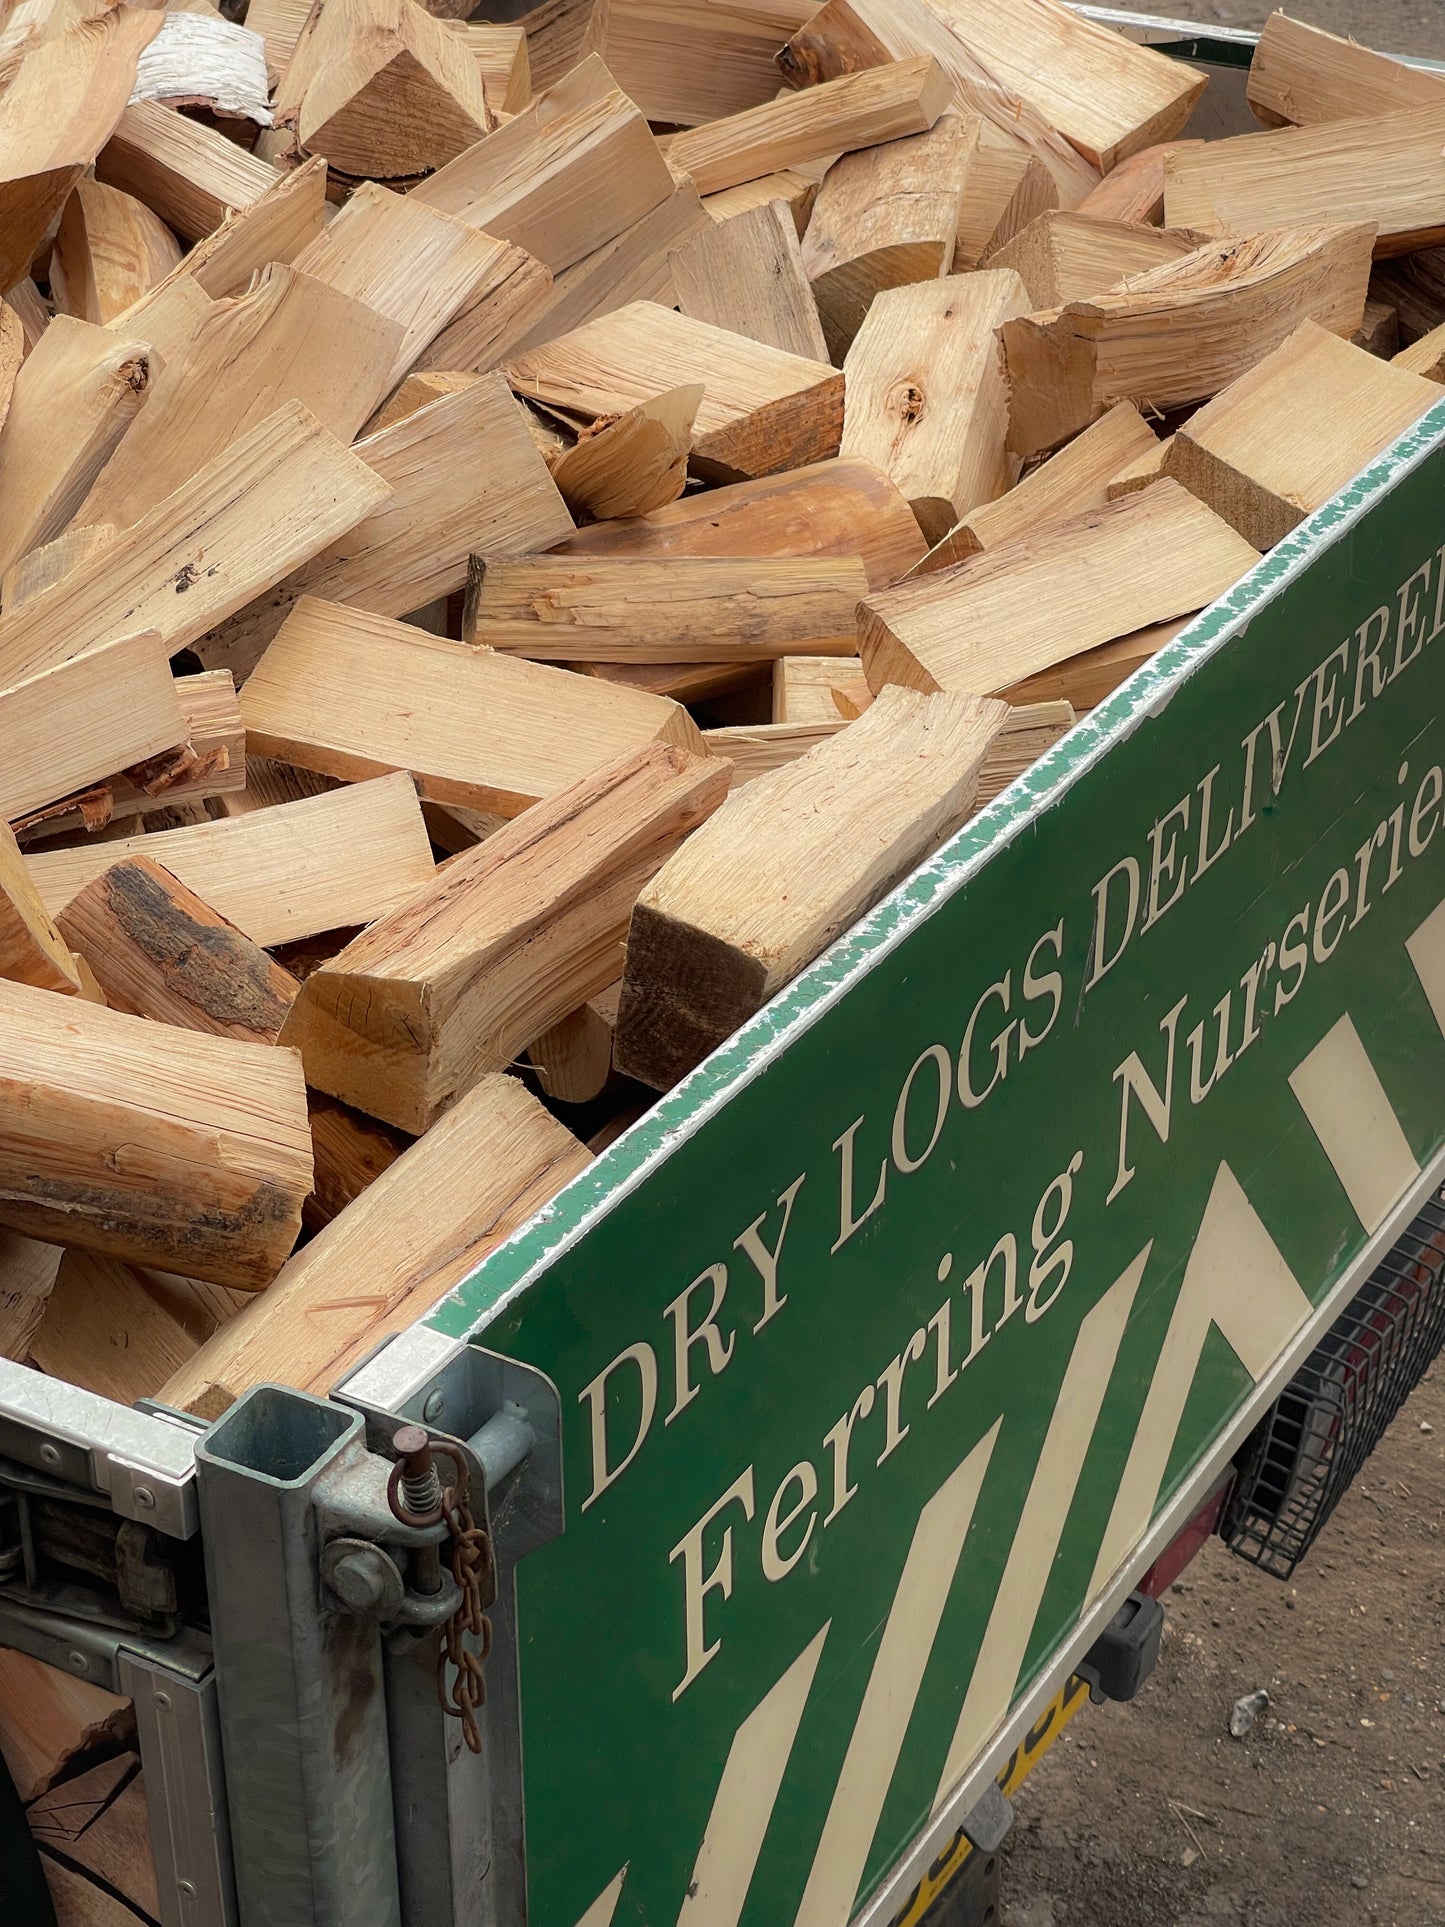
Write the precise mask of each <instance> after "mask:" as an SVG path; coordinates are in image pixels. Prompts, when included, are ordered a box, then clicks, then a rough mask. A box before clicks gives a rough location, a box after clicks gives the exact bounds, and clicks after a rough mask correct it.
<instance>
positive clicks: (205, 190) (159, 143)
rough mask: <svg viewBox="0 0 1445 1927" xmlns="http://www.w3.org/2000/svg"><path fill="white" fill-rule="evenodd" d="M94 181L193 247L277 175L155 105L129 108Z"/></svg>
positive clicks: (221, 137)
mask: <svg viewBox="0 0 1445 1927" xmlns="http://www.w3.org/2000/svg"><path fill="white" fill-rule="evenodd" d="M257 4H259V0H257ZM95 173H96V179H97V180H100V181H103V182H104V183H105V184H106V186H107V187H114V188H119V189H120V190H121V191H122V192H123V193H126V194H130V195H133V196H134V197H135V199H136V200H138V201H140V202H142V203H143V204H144V205H145V206H146V207H148V208H149V209H150V210H151V212H152V213H153V214H155V215H157V216H158V217H159V219H160V220H162V221H164V222H165V224H166V226H167V227H168V228H173V229H174V230H175V232H176V233H177V234H179V235H180V237H181V239H182V240H183V241H191V242H194V241H200V240H204V238H205V237H206V235H208V234H213V233H214V232H215V230H216V229H217V228H218V227H220V225H221V223H222V222H223V221H224V220H225V218H226V216H227V214H228V213H230V211H231V210H232V209H235V208H246V207H250V205H251V204H252V202H254V201H258V200H259V199H260V198H261V196H262V195H263V194H264V193H265V192H266V190H267V188H269V187H274V186H275V185H276V179H277V176H276V170H275V168H274V167H268V166H267V165H266V163H265V162H264V161H259V160H257V159H256V157H255V155H254V154H248V153H247V152H246V150H245V148H244V147H241V146H238V145H237V143H236V142H235V141H233V140H231V139H229V138H228V137H227V136H226V135H225V134H222V133H220V132H219V131H218V130H217V129H216V128H214V127H208V126H206V125H205V123H204V122H202V121H196V120H191V119H189V118H188V117H187V116H186V115H185V114H178V113H177V112H176V111H175V109H174V108H171V107H162V106H160V105H159V104H158V103H157V102H156V101H153V100H138V101H136V102H134V103H133V104H132V105H131V106H128V107H127V108H126V110H125V112H124V113H123V114H122V115H121V117H120V120H119V122H118V123H117V125H116V129H115V132H114V133H113V134H112V135H111V137H110V139H109V140H108V141H107V142H106V144H105V146H104V147H103V148H102V149H101V151H100V155H99V157H98V159H97V160H96V163H95ZM276 258H277V259H278V260H281V259H284V258H285V257H284V256H279V255H278V256H277V257H276Z"/></svg>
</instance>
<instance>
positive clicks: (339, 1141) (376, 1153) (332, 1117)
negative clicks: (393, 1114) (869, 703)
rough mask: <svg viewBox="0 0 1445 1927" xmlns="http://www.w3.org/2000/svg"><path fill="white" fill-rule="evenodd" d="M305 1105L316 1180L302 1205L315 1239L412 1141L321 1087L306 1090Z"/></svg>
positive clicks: (305, 1222)
mask: <svg viewBox="0 0 1445 1927" xmlns="http://www.w3.org/2000/svg"><path fill="white" fill-rule="evenodd" d="M306 1108H307V1110H308V1112H309V1113H310V1117H311V1155H312V1157H313V1159H314V1160H315V1164H316V1183H315V1187H314V1188H313V1190H312V1193H311V1196H310V1197H309V1198H308V1199H307V1200H306V1202H305V1204H304V1205H303V1206H302V1207H301V1223H302V1226H303V1228H304V1229H305V1230H307V1231H309V1232H310V1233H311V1234H312V1236H313V1237H314V1236H315V1234H316V1233H317V1232H318V1231H319V1230H320V1229H321V1227H322V1226H323V1225H326V1224H330V1222H331V1220H332V1219H333V1218H338V1217H340V1215H341V1213H342V1212H343V1211H344V1210H345V1209H346V1207H347V1206H348V1205H349V1204H354V1203H355V1201H356V1199H357V1198H359V1197H360V1196H361V1194H362V1192H363V1191H365V1190H366V1188H367V1186H368V1185H372V1184H375V1183H376V1180H377V1179H378V1178H379V1177H380V1176H381V1174H382V1172H383V1171H389V1170H390V1169H391V1167H392V1165H393V1164H395V1163H396V1161H397V1159H398V1158H399V1157H400V1156H401V1154H402V1152H403V1151H405V1150H406V1149H407V1148H408V1147H409V1146H410V1145H411V1143H412V1141H413V1140H412V1139H411V1138H410V1137H409V1136H408V1135H407V1133H406V1132H405V1131H396V1130H393V1129H392V1127H391V1125H389V1124H383V1123H382V1122H381V1121H380V1119H378V1118H374V1117H367V1116H366V1114H365V1112H363V1111H354V1110H352V1108H351V1106H350V1105H349V1104H341V1103H338V1102H337V1100H336V1099H335V1098H334V1097H325V1096H323V1095H322V1093H321V1092H320V1091H308V1092H307V1093H306Z"/></svg>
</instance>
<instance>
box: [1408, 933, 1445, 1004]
mask: <svg viewBox="0 0 1445 1927" xmlns="http://www.w3.org/2000/svg"><path fill="white" fill-rule="evenodd" d="M1405 948H1406V950H1407V951H1408V952H1409V954H1410V961H1411V963H1412V964H1414V966H1415V975H1416V976H1417V977H1418V978H1419V979H1420V988H1421V989H1422V990H1423V991H1424V993H1425V996H1426V999H1427V1000H1428V1002H1429V1005H1430V1008H1431V1010H1433V1011H1434V1013H1435V1022H1436V1023H1437V1024H1438V1025H1439V1026H1440V1029H1441V1031H1442V1032H1445V902H1442V903H1438V904H1436V906H1435V908H1434V909H1433V910H1432V911H1431V912H1430V914H1429V916H1428V917H1426V919H1425V921H1424V922H1423V923H1422V924H1421V925H1420V928H1419V929H1418V930H1417V931H1416V932H1415V934H1414V936H1413V937H1407V938H1406V939H1405Z"/></svg>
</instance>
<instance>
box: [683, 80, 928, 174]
mask: <svg viewBox="0 0 1445 1927" xmlns="http://www.w3.org/2000/svg"><path fill="white" fill-rule="evenodd" d="M950 91H951V90H950V87H949V83H948V78H947V76H946V75H945V74H944V72H943V69H942V68H941V67H940V66H939V65H938V63H937V62H936V61H934V60H931V59H929V58H927V57H926V56H925V57H924V58H923V59H921V60H899V61H895V62H892V63H891V64H890V65H888V66H886V67H873V68H869V69H867V70H865V71H864V72H862V73H854V74H842V75H840V76H839V78H838V79H837V80H829V81H824V82H823V83H822V84H821V85H820V86H817V87H808V88H805V89H804V90H803V91H802V92H801V93H796V94H786V95H783V96H781V97H780V98H779V99H777V100H770V101H766V102H764V103H763V105H762V106H760V107H749V108H747V109H745V110H744V111H743V112H742V113H741V114H730V115H728V116H727V117H726V118H725V119H723V120H715V121H710V122H708V123H707V124H705V125H704V126H701V127H694V128H689V129H687V130H686V131H685V132H683V133H681V134H673V135H670V136H669V137H668V139H666V140H665V141H664V142H663V144H662V147H663V152H664V153H665V154H666V156H667V160H668V164H669V166H671V167H673V168H675V169H676V170H677V171H678V172H679V173H682V174H690V175H691V176H692V180H693V185H694V186H695V187H696V188H697V191H698V193H699V194H716V193H718V192H719V191H720V190H721V189H722V188H725V187H736V186H737V185H738V183H739V182H741V181H751V180H756V178H757V177H758V175H760V174H775V173H777V172H778V170H779V169H780V168H784V167H796V166H797V165H798V164H799V163H800V162H803V161H816V160H823V159H831V158H832V157H833V156H834V155H836V154H843V153H847V152H848V151H849V150H850V149H851V148H855V147H872V146H873V145H874V144H875V143H876V142H878V141H891V140H899V139H901V138H902V137H903V136H904V135H905V134H921V133H923V132H924V131H925V129H927V128H929V127H932V125H933V123H934V122H935V121H936V120H937V119H938V117H939V115H940V114H941V113H942V112H943V111H944V109H945V108H946V107H947V106H948V101H949V95H950Z"/></svg>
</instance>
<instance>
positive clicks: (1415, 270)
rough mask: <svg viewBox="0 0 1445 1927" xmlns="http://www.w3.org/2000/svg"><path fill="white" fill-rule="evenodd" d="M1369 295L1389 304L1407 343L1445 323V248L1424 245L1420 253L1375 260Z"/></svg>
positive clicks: (1402, 336) (1373, 298)
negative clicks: (1396, 315) (1393, 259)
mask: <svg viewBox="0 0 1445 1927" xmlns="http://www.w3.org/2000/svg"><path fill="white" fill-rule="evenodd" d="M1370 297H1371V299H1372V300H1375V301H1388V302H1389V303H1390V305H1391V306H1392V307H1393V308H1394V310H1395V312H1396V313H1397V314H1398V315H1399V317H1400V334H1401V338H1402V339H1403V340H1405V341H1406V342H1411V341H1417V340H1418V339H1419V338H1420V336H1421V335H1427V334H1429V333H1430V332H1431V331H1432V329H1435V328H1438V327H1440V326H1441V325H1442V324H1445V248H1422V249H1421V251H1420V252H1419V253H1418V254H1406V255H1402V256H1401V257H1400V258H1399V259H1398V260H1395V261H1378V262H1376V264H1375V271H1374V273H1373V274H1372V275H1371V276H1370Z"/></svg>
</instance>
